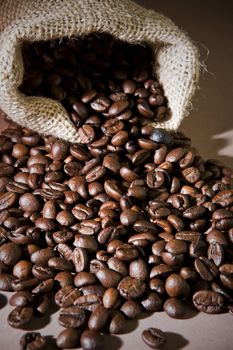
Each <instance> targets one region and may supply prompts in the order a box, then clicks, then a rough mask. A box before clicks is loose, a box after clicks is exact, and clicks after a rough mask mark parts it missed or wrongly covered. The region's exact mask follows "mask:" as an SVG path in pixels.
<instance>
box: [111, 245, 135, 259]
mask: <svg viewBox="0 0 233 350" xmlns="http://www.w3.org/2000/svg"><path fill="white" fill-rule="evenodd" d="M115 257H116V258H118V259H119V260H121V261H133V260H134V259H136V258H137V257H138V249H137V248H136V247H134V246H132V245H130V244H121V245H120V246H119V247H117V248H116V251H115Z"/></svg>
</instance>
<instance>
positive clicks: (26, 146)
mask: <svg viewBox="0 0 233 350" xmlns="http://www.w3.org/2000/svg"><path fill="white" fill-rule="evenodd" d="M92 40H93V39H90V42H91V41H92ZM46 45H47V44H46ZM49 45H50V50H51V51H53V50H55V49H56V45H57V44H56V43H54V44H53V45H52V46H51V44H49ZM67 45H68V44H67ZM69 45H70V44H69ZM80 45H83V44H82V41H81V44H80ZM98 45H99V42H98V40H97V48H98ZM42 46H43V45H42ZM38 47H40V45H39V46H38ZM42 48H43V47H42ZM35 50H36V49H35ZM58 51H59V50H58ZM39 52H40V51H38V55H41V54H42V53H41V52H40V54H39ZM97 52H98V50H97ZM64 55H65V54H64V52H63V56H62V57H63V59H64ZM42 56H43V55H42ZM65 57H66V59H67V60H68V58H67V56H65ZM88 57H89V56H88ZM106 57H108V56H106ZM56 59H58V58H56ZM89 59H90V58H89ZM93 61H96V56H95V55H94V58H93ZM30 62H34V61H33V58H32V60H31V61H30ZM101 62H102V61H101ZM103 62H108V59H106V60H104V61H103ZM53 63H54V60H53V61H52V64H53ZM38 64H39V63H38ZM69 65H72V62H69ZM137 65H138V63H137ZM40 68H41V67H40V65H39V66H38V70H40ZM128 68H129V67H128ZM128 68H127V69H126V71H128ZM88 69H91V67H90V66H88ZM143 69H144V67H143ZM33 74H34V73H33ZM65 74H67V71H66V73H65ZM117 74H118V75H117V76H115V77H114V80H113V81H112V82H111V84H110V85H111V86H113V85H114V84H115V83H116V84H119V80H120V81H123V80H125V79H128V76H127V77H126V76H125V75H124V74H123V73H122V72H121V74H122V75H121V74H120V75H121V77H122V78H121V79H119V72H118V73H117ZM94 75H95V76H96V73H95V74H94ZM137 79H138V78H136V80H135V79H132V81H130V84H129V82H127V84H126V83H125V81H124V84H123V85H124V86H125V84H126V85H127V89H126V88H125V89H126V90H127V91H125V92H123V95H122V94H121V93H120V96H119V94H118V92H117V94H118V95H117V97H116V95H115V97H114V98H113V99H111V98H110V97H109V90H110V88H109V85H108V87H106V86H105V87H103V91H104V96H103V95H101V96H99V95H98V96H97V95H96V94H95V92H93V91H92V90H91V92H90V91H89V92H88V94H86V95H85V97H83V96H82V99H81V102H80V101H79V100H78V101H76V102H75V103H76V107H75V108H76V112H75V113H76V115H78V116H79V117H80V118H81V119H82V122H81V124H79V123H77V124H76V125H77V126H82V127H80V128H79V130H78V134H79V138H80V142H79V143H77V144H73V145H70V144H68V143H66V142H65V141H62V140H58V139H55V138H54V137H41V136H39V135H38V134H35V133H33V132H32V131H30V130H28V129H23V128H20V127H17V126H12V127H10V128H9V129H6V130H5V131H3V132H2V135H1V136H0V225H1V226H0V290H2V291H10V292H14V294H13V296H12V297H11V298H10V305H11V312H10V314H9V316H8V323H9V324H10V325H11V326H12V327H15V328H24V329H25V327H29V325H30V323H31V322H32V323H33V320H35V319H37V320H38V319H39V318H40V319H41V318H42V319H43V317H45V318H46V317H47V315H48V314H49V313H50V312H51V309H52V310H53V309H54V307H56V308H58V309H59V316H58V322H59V324H60V325H61V326H63V327H64V328H65V329H64V330H63V332H61V333H60V334H59V335H56V336H57V341H56V344H57V346H58V347H60V348H65V347H67V344H68V346H71V345H72V346H73V347H77V346H79V344H80V342H81V345H82V346H83V347H84V349H92V350H94V349H99V348H100V349H101V348H102V346H103V342H104V339H103V338H104V337H103V336H102V334H106V333H111V334H121V333H124V332H125V331H126V329H127V323H129V322H130V321H129V320H130V319H133V318H138V317H140V315H141V314H142V312H143V311H144V312H148V311H149V312H157V311H161V310H164V311H165V312H166V314H167V315H169V316H170V317H172V318H185V317H186V312H187V309H188V305H190V303H191V304H193V307H194V308H196V310H199V311H202V312H205V313H208V314H214V313H222V312H228V311H230V312H231V310H232V304H233V297H232V290H233V249H232V248H233V210H232V209H233V190H232V171H231V169H229V168H228V167H225V166H223V165H221V164H219V163H218V162H216V161H214V160H207V161H204V160H203V159H202V158H201V156H200V155H199V154H198V152H197V150H195V149H194V148H193V147H192V145H191V140H190V139H189V138H187V137H185V136H184V135H183V134H181V133H176V134H169V133H167V132H166V131H164V130H161V129H153V128H152V126H150V125H149V124H148V120H147V121H146V122H145V123H144V121H145V120H144V119H142V118H141V116H143V113H144V112H145V103H144V102H143V104H142V105H141V106H140V107H139V106H137V113H139V114H140V116H139V114H137V113H136V112H135V105H133V104H132V103H131V102H130V101H129V99H128V97H127V99H126V97H125V94H126V95H127V94H128V93H129V91H132V90H130V89H131V88H132V86H133V87H134V88H135V84H136V82H137ZM140 79H142V80H141V81H140V80H139V81H138V82H142V83H143V84H144V89H145V90H148V89H149V90H150V92H151V91H154V90H153V89H154V87H156V89H157V88H158V86H157V83H155V82H154V81H153V82H152V81H151V79H149V76H148V75H144V76H143V78H140ZM42 80H43V79H42ZM99 80H100V81H102V80H101V79H99ZM133 80H134V81H133ZM33 81H34V80H33ZM91 81H92V79H91ZM93 81H94V79H93ZM113 83H114V84H113ZM41 84H42V85H43V83H41ZM59 84H60V83H59ZM123 85H122V86H123ZM136 85H137V84H136ZM145 85H146V87H145ZM68 86H69V84H68ZM92 88H93V87H90V89H92ZM94 88H95V89H97V87H94ZM136 88H138V86H137V87H136ZM85 89H86V88H84V90H85ZM151 89H152V90H151ZM38 91H39V90H36V88H35V86H33V89H32V92H33V94H34V92H38ZM65 91H66V89H65ZM98 91H101V88H100V87H98ZM82 93H83V92H82ZM113 93H115V92H113ZM140 93H141V92H140ZM143 93H145V91H143ZM151 93H152V92H151ZM87 95H88V96H87ZM80 96H81V95H80ZM90 96H91V97H90ZM93 96H94V97H93ZM127 96H128V95H127ZM78 98H79V97H78ZM89 98H90V99H89ZM92 99H93V100H92ZM110 100H111V102H110ZM89 102H90V103H89ZM86 103H87V104H88V107H87V106H86ZM72 105H73V104H71V105H70V107H69V106H68V105H67V110H68V111H69V108H71V106H72ZM146 106H147V105H146ZM72 108H73V107H72ZM75 108H74V110H75ZM146 108H147V107H146ZM93 110H94V111H96V113H94V115H93ZM77 111H78V112H77ZM142 111H143V113H142ZM72 113H73V112H72ZM144 114H145V113H144ZM122 115H123V117H122ZM149 115H150V114H149V113H148V110H147V116H146V118H147V119H148V118H149V120H150V121H151V120H152V119H153V118H154V117H153V118H151V119H150V117H148V116H149ZM144 117H145V115H144V116H143V118H144ZM83 121H85V122H83ZM5 322H7V320H5ZM151 326H152V327H155V328H160V326H159V325H151ZM88 329H89V330H88ZM163 330H164V329H163ZM164 331H167V330H164ZM168 338H169V337H168ZM35 339H36V340H37V341H34V340H35ZM168 340H169V339H168ZM21 342H24V343H25V342H26V343H27V342H29V343H30V342H31V343H32V342H33V346H37V349H39V347H38V346H41V344H42V345H43V346H44V343H45V342H46V339H44V338H41V336H40V335H39V334H29V335H26V336H25V338H23V340H22V341H21ZM35 344H36V345H35ZM37 344H39V345H37ZM70 344H71V345H70ZM25 346H26V345H25ZM28 346H29V345H28ZM35 348H36V347H35Z"/></svg>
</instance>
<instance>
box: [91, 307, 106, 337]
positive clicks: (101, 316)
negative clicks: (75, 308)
mask: <svg viewBox="0 0 233 350" xmlns="http://www.w3.org/2000/svg"><path fill="white" fill-rule="evenodd" d="M108 317H109V311H108V310H107V309H106V308H105V307H104V306H102V305H99V306H97V307H96V309H95V310H94V311H93V312H92V314H91V316H90V318H89V321H88V328H89V329H91V330H95V331H101V330H102V329H103V328H104V326H105V325H106V323H107V320H108Z"/></svg>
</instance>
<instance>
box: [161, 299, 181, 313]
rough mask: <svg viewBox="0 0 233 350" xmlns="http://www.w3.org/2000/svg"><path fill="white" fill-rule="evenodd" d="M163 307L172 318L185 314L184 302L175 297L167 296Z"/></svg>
mask: <svg viewBox="0 0 233 350" xmlns="http://www.w3.org/2000/svg"><path fill="white" fill-rule="evenodd" d="M163 309H164V311H165V312H166V314H167V315H168V316H170V317H172V318H183V317H184V315H185V306H184V303H183V302H182V301H181V300H179V299H177V298H168V299H167V300H166V301H165V303H164V304H163Z"/></svg>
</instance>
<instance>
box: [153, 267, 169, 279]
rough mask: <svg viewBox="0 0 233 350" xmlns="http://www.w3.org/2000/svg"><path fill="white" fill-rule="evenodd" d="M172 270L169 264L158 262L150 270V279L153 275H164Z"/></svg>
mask: <svg viewBox="0 0 233 350" xmlns="http://www.w3.org/2000/svg"><path fill="white" fill-rule="evenodd" d="M172 271H173V269H172V267H171V266H168V265H166V264H159V265H157V266H154V267H153V268H152V270H151V272H150V279H152V278H155V277H164V276H167V275H168V274H170V273H171V272H172Z"/></svg>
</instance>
